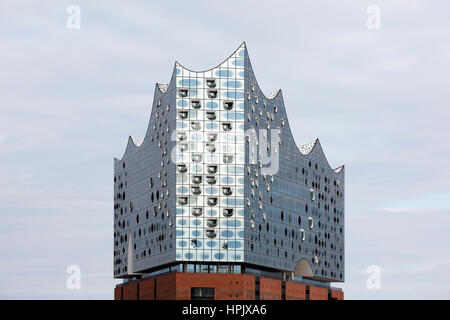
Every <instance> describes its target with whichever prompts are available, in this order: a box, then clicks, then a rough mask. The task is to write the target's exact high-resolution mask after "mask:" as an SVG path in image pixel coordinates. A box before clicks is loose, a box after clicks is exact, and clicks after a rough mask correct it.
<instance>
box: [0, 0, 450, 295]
mask: <svg viewBox="0 0 450 320" xmlns="http://www.w3.org/2000/svg"><path fill="white" fill-rule="evenodd" d="M167 2H168V3H166V2H163V1H159V2H155V3H154V2H145V3H144V2H143V1H126V2H123V1H121V2H119V1H95V5H94V2H93V1H86V0H83V1H81V0H73V1H56V0H55V1H40V2H39V3H37V2H36V1H20V2H19V1H12V0H11V1H9V0H7V1H2V2H1V3H0V112H1V113H0V157H1V161H0V174H1V178H0V208H1V223H0V298H3V299H5V298H19V299H24V298H38V299H49V298H61V299H77V298H101V299H111V298H112V297H113V289H112V288H113V285H114V281H113V280H112V258H113V257H112V245H113V210H112V208H113V158H114V157H121V156H122V154H123V152H124V148H125V145H126V141H127V138H128V135H130V134H131V135H133V136H136V137H138V138H142V137H143V135H144V134H145V131H146V129H147V122H148V119H149V113H150V106H151V103H152V98H153V89H154V84H155V82H163V83H164V82H168V81H169V78H170V76H171V72H172V68H173V64H174V62H175V61H176V60H178V61H180V62H181V63H182V64H183V65H185V66H186V67H189V68H191V69H194V70H203V69H208V68H211V67H213V66H215V65H217V64H218V63H219V62H221V61H222V60H223V59H225V58H226V57H227V56H228V55H229V54H231V53H232V52H233V51H234V50H235V49H236V48H237V47H238V46H239V45H240V44H241V43H242V41H246V42H247V46H248V50H249V53H250V58H251V60H252V65H253V68H254V70H255V72H256V76H257V78H258V83H259V84H260V86H261V87H262V88H263V90H265V91H266V92H267V93H269V92H270V91H272V90H273V89H278V88H281V89H282V90H283V95H284V98H285V103H286V108H287V112H288V115H289V120H290V123H291V125H292V127H293V128H294V130H295V131H294V132H293V134H294V137H295V139H296V141H297V143H298V144H301V143H305V142H308V141H310V140H312V139H315V138H317V137H319V138H320V141H321V143H322V146H323V148H324V151H325V153H326V155H327V157H328V160H329V162H330V164H331V166H333V167H337V166H339V165H341V164H345V165H346V283H345V284H344V285H339V286H341V287H343V288H344V290H345V294H346V298H349V299H358V298H360V299H383V298H384V299H395V298H400V299H401V298H407V299H416V298H425V299H427V298H443V299H448V298H450V287H449V286H448V283H450V276H449V270H450V232H449V231H450V228H449V227H450V216H449V214H450V170H449V163H450V139H449V133H450V129H449V119H450V108H449V101H450V91H449V83H450V76H449V71H450V33H449V30H450V20H449V18H448V17H449V12H450V4H449V2H448V1H444V0H442V1H432V2H431V1H424V0H423V1H422V0H411V1H406V0H391V1H387V0H386V1H344V0H341V1H336V0H328V1H325V0H318V1H276V2H275V1H231V0H227V1H221V2H219V1H214V2H212V1H178V2H176V1H172V2H170V3H169V1H167ZM71 4H76V5H78V6H79V7H80V9H81V29H80V30H68V29H67V28H66V19H67V17H68V14H67V13H66V8H67V6H68V5H71ZM372 4H376V5H378V6H379V7H380V9H381V29H380V30H369V29H368V28H367V27H366V20H367V17H368V15H367V14H366V9H367V7H368V6H369V5H372ZM277 58H278V59H277ZM269 61H270V63H268V62H269ZM72 264H75V265H79V266H80V268H81V275H82V278H81V279H82V280H81V290H78V291H70V290H68V289H67V288H66V279H67V274H66V268H67V266H69V265H72ZM370 265H378V266H379V267H380V268H381V272H382V274H381V289H380V290H369V289H368V288H367V286H366V280H367V278H368V275H367V274H366V269H367V267H368V266H370Z"/></svg>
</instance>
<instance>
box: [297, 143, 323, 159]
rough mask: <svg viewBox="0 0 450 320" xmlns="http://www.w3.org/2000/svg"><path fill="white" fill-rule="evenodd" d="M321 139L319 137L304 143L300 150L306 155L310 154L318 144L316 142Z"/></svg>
mask: <svg viewBox="0 0 450 320" xmlns="http://www.w3.org/2000/svg"><path fill="white" fill-rule="evenodd" d="M318 141H319V139H315V140H313V141H310V142H308V143H305V144H302V145H300V146H299V147H298V150H299V151H300V153H301V154H303V155H304V156H306V155H308V154H310V153H311V151H313V149H314V147H315V146H316V143H317V142H318Z"/></svg>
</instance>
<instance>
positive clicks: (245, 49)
mask: <svg viewBox="0 0 450 320" xmlns="http://www.w3.org/2000/svg"><path fill="white" fill-rule="evenodd" d="M242 49H243V51H242V53H241V52H240V50H242ZM246 51H247V45H246V43H245V41H244V42H242V43H241V45H240V46H239V47H238V48H237V49H236V50H234V51H233V53H232V54H230V55H229V56H228V58H226V59H225V60H223V61H222V62H221V63H219V64H218V65H217V66H215V67H213V68H210V69H206V70H201V71H196V70H191V69H189V68H186V67H185V66H183V65H182V64H181V63H180V62H179V61H176V62H175V65H176V66H179V67H181V68H183V69H186V70H188V71H190V72H196V73H201V72H207V71H211V70H213V69H215V68H218V67H220V66H221V65H222V64H223V63H225V62H226V61H228V60H230V59H231V58H232V57H233V56H234V55H235V54H239V55H240V56H242V58H244V57H245V52H246Z"/></svg>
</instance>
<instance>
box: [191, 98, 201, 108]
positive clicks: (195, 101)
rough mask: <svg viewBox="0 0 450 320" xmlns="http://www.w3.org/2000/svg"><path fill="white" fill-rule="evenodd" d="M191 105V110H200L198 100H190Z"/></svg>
mask: <svg viewBox="0 0 450 320" xmlns="http://www.w3.org/2000/svg"><path fill="white" fill-rule="evenodd" d="M191 105H192V108H194V109H200V107H201V104H200V100H192V101H191Z"/></svg>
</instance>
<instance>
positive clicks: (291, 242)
mask: <svg viewBox="0 0 450 320" xmlns="http://www.w3.org/2000/svg"><path fill="white" fill-rule="evenodd" d="M344 261H345V260H344V166H340V167H338V168H336V169H332V168H331V167H330V165H329V164H328V162H327V160H326V158H325V155H324V153H323V150H322V147H321V145H320V142H319V140H318V139H316V140H314V141H312V142H309V143H307V144H304V145H300V146H298V145H297V144H296V143H295V141H294V139H293V137H292V133H291V129H290V125H289V121H288V119H287V113H286V109H285V106H284V102H283V96H282V93H281V90H278V91H275V92H273V93H272V94H270V95H268V96H266V95H265V94H264V93H263V92H262V91H261V89H260V88H259V86H258V83H257V81H256V78H255V75H254V73H253V69H252V66H251V63H250V60H249V56H248V52H247V48H246V45H245V43H243V44H242V45H241V46H240V47H239V48H238V49H237V50H236V51H235V52H234V53H233V54H232V55H231V56H230V57H229V58H228V59H226V60H225V61H224V62H222V63H221V64H220V65H218V66H217V67H215V68H213V69H210V70H207V71H201V72H196V71H191V70H189V69H187V68H185V67H183V66H182V65H180V64H179V63H178V62H177V63H175V66H174V69H173V73H172V78H171V80H170V83H169V84H157V85H156V88H155V95H154V101H153V106H152V111H151V117H150V122H149V125H148V129H147V132H146V135H145V137H144V139H143V141H142V142H141V141H139V140H138V139H136V138H133V137H129V139H128V144H127V147H126V150H125V154H124V155H123V157H122V159H120V160H118V159H115V161H114V277H115V278H121V279H124V283H123V284H121V285H118V286H117V287H116V292H115V293H116V298H118V299H119V298H129V297H132V298H133V297H134V298H136V299H137V298H138V297H140V298H142V297H144V296H146V297H150V296H151V297H153V298H159V299H175V298H188V299H191V298H192V299H194V298H195V297H211V294H212V293H211V292H214V290H215V293H213V294H212V297H213V298H217V299H219V298H230V299H231V298H236V294H238V298H239V299H250V298H252V299H263V298H267V297H269V298H274V299H275V298H277V297H279V298H283V297H284V298H287V297H288V296H289V297H294V296H297V297H298V298H308V297H310V298H317V297H318V296H317V295H316V291H318V292H321V293H320V294H319V296H321V297H322V298H323V297H327V298H328V296H329V297H330V298H334V297H339V298H343V294H342V292H341V291H339V290H338V289H332V288H331V287H330V283H331V282H343V281H344V279H345V272H344V271H345V265H344ZM229 279H230V280H229ZM231 279H233V280H231ZM233 281H234V282H233ZM222 282H223V286H224V287H220V286H221V285H220V286H219V287H220V288H219V287H218V284H219V283H222ZM230 282H231V283H230ZM236 282H238V283H240V284H236ZM226 283H228V284H226ZM142 288H144V289H142ZM145 288H147V289H145ZM266 289H267V290H266ZM149 290H150V291H149ZM191 290H192V291H191ZM222 291H223V292H227V293H226V294H223V292H222ZM294 291H298V294H291V293H292V292H294ZM130 292H131V293H130ZM149 292H150V293H149ZM182 292H183V293H182ZM186 292H188V293H189V294H188V293H186ZM218 292H219V293H218ZM220 292H222V293H220ZM229 292H232V293H231V296H230V293H229ZM236 292H238V293H236ZM303 292H304V293H303ZM135 293H136V296H135Z"/></svg>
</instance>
